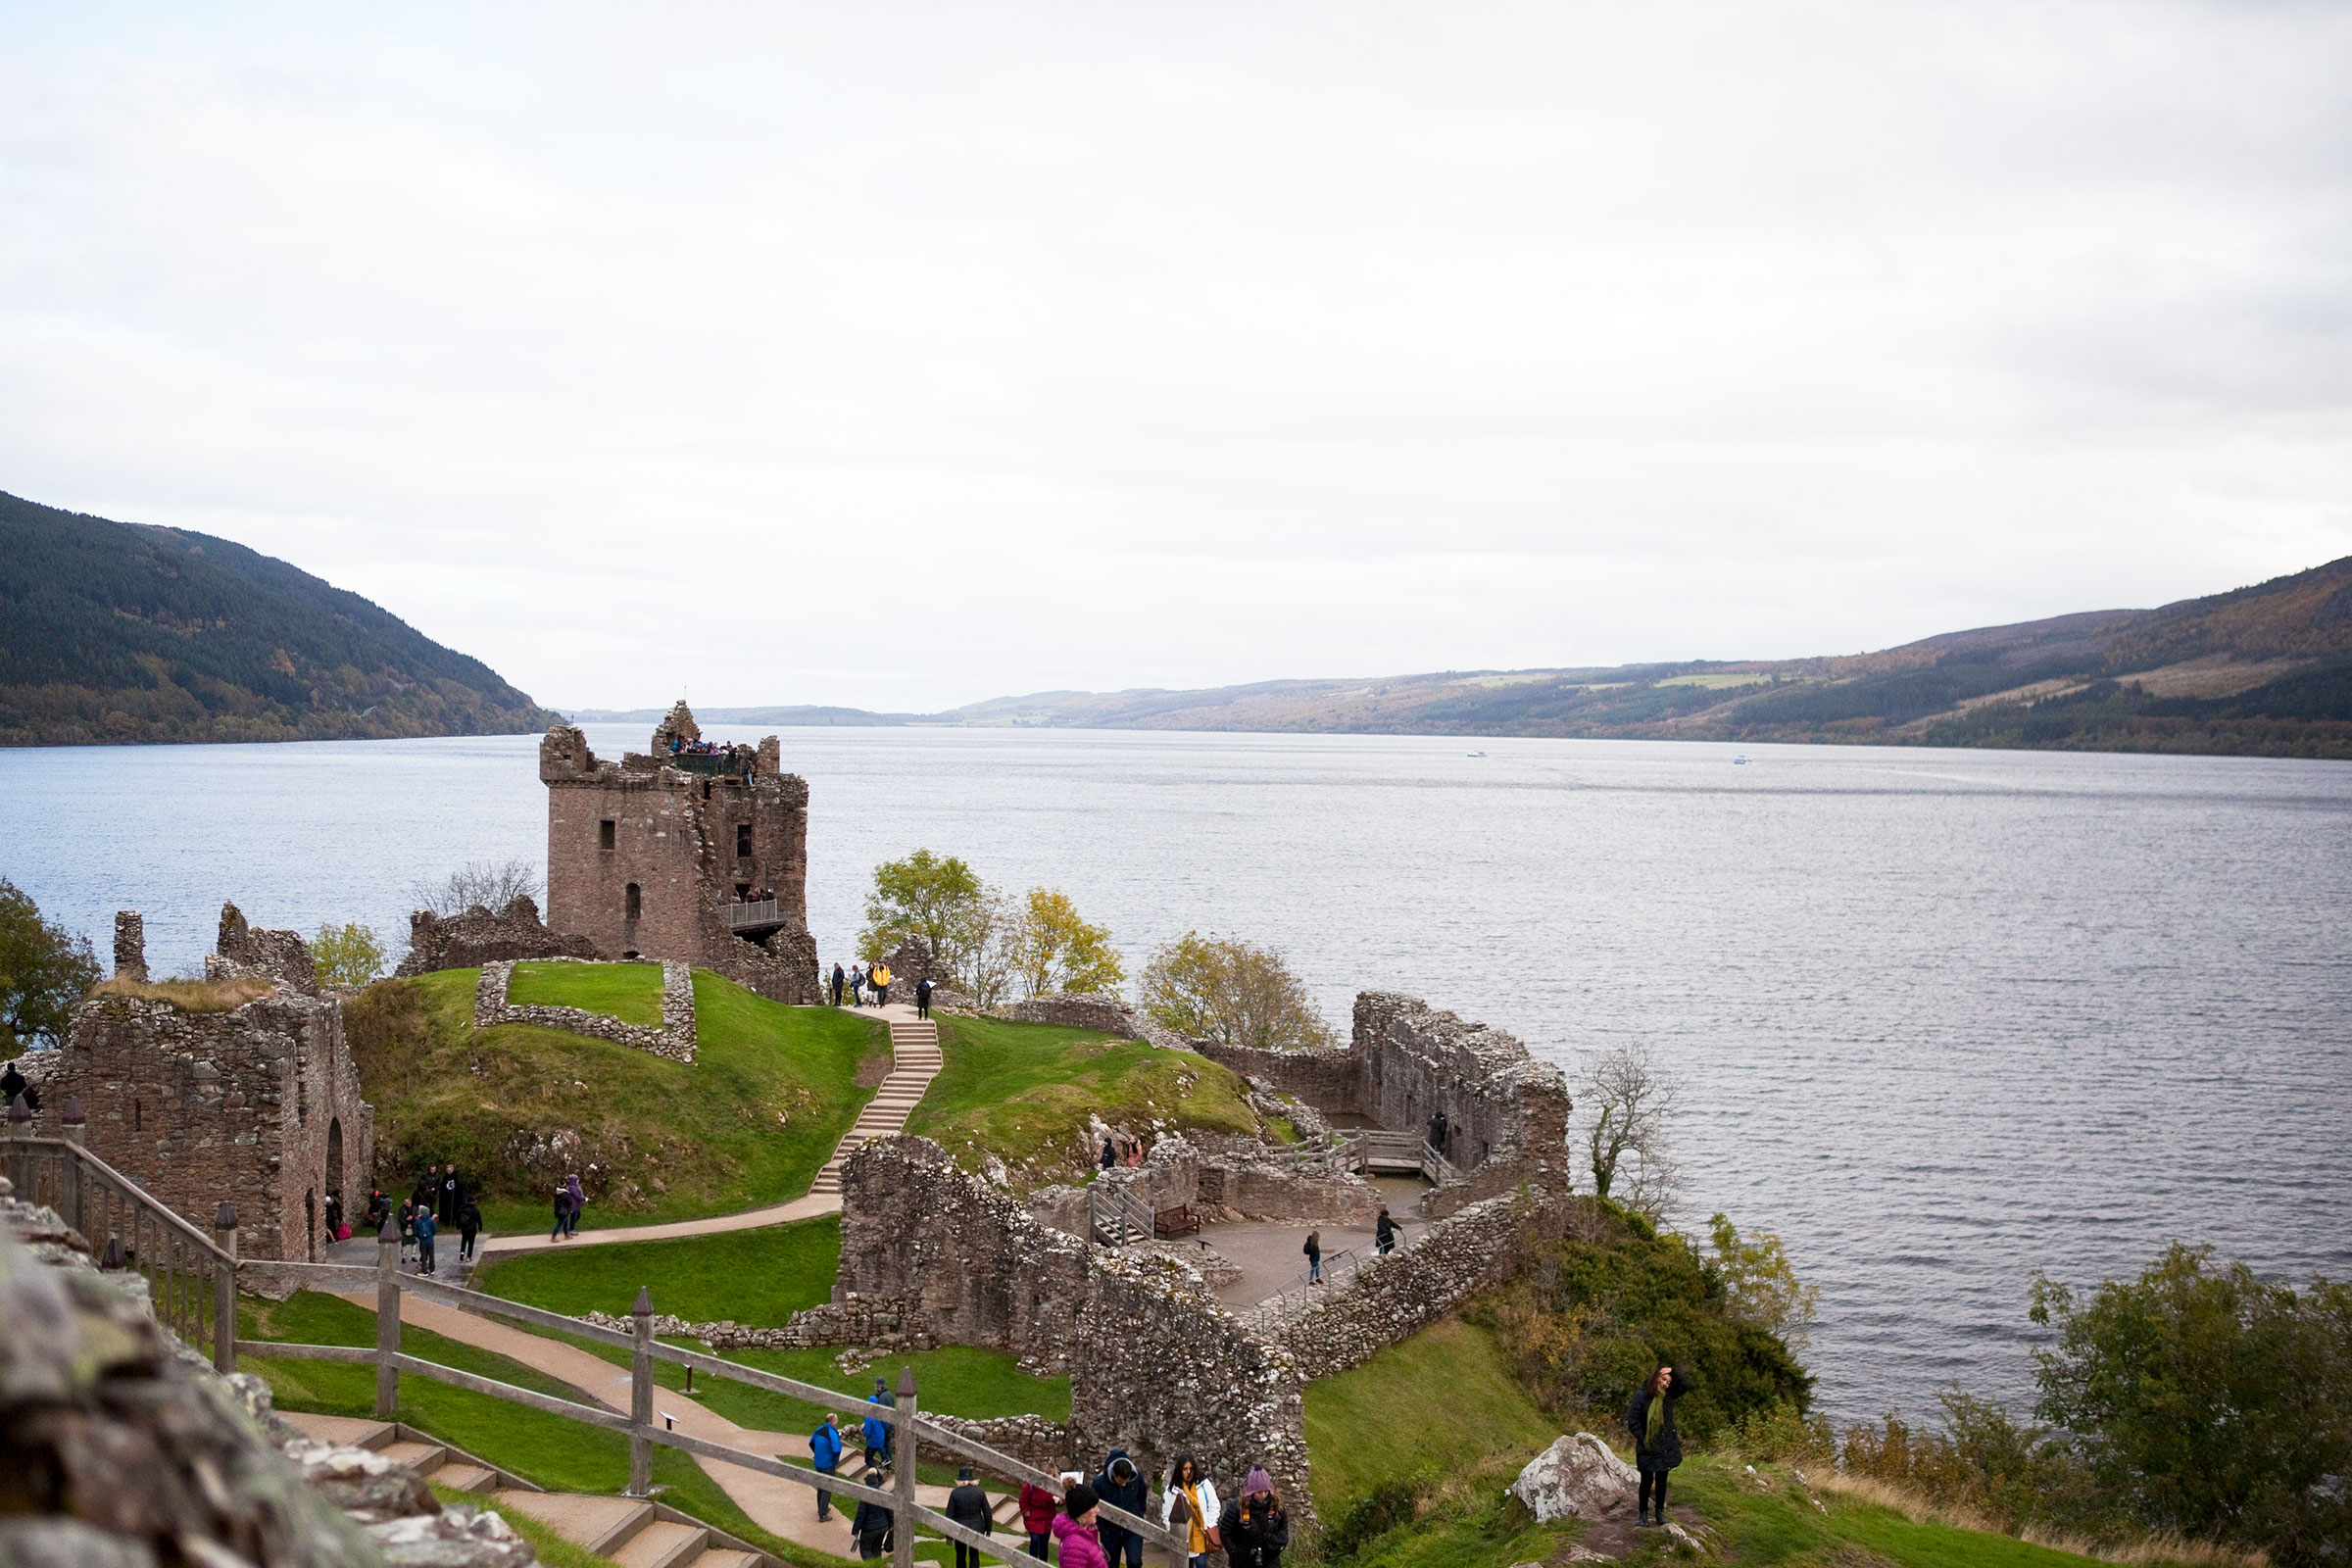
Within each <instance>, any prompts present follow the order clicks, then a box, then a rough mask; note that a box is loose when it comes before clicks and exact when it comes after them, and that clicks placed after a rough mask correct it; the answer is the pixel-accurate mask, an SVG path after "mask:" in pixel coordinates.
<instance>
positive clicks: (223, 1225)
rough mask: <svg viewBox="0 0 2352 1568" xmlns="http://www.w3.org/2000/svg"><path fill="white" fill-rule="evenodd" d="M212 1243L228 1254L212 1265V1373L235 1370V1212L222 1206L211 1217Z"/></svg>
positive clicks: (223, 1204) (226, 1205)
mask: <svg viewBox="0 0 2352 1568" xmlns="http://www.w3.org/2000/svg"><path fill="white" fill-rule="evenodd" d="M213 1240H214V1241H216V1242H218V1243H220V1245H221V1250H222V1251H223V1252H226V1253H227V1254H228V1261H227V1262H225V1263H220V1262H216V1263H214V1264H213V1370H214V1371H216V1372H219V1373H222V1374H223V1375H225V1374H227V1373H230V1372H234V1371H235V1370H236V1369H237V1211H236V1210H235V1209H233V1208H231V1207H229V1206H228V1204H226V1203H222V1204H221V1211H220V1212H219V1213H217V1214H215V1215H214V1216H213Z"/></svg>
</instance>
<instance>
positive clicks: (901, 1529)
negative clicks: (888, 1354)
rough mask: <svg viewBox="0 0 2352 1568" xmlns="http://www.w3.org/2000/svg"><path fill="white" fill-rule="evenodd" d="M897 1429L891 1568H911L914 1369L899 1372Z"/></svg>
mask: <svg viewBox="0 0 2352 1568" xmlns="http://www.w3.org/2000/svg"><path fill="white" fill-rule="evenodd" d="M898 1406H899V1423H898V1425H899V1429H898V1431H897V1432H896V1433H894V1434H892V1436H893V1437H894V1438H895V1439H896V1440H897V1441H896V1442H895V1443H894V1445H893V1446H892V1460H893V1463H894V1464H895V1465H896V1467H897V1469H896V1472H895V1474H894V1475H893V1477H892V1480H893V1482H894V1483H895V1485H896V1487H897V1490H898V1494H899V1505H898V1507H897V1508H896V1509H895V1510H893V1512H894V1517H893V1518H892V1520H891V1522H890V1541H891V1552H890V1562H891V1568H914V1465H915V1454H914V1368H913V1367H912V1366H903V1367H901V1368H900V1369H899V1397H898Z"/></svg>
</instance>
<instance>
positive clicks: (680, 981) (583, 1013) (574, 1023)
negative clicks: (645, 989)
mask: <svg viewBox="0 0 2352 1568" xmlns="http://www.w3.org/2000/svg"><path fill="white" fill-rule="evenodd" d="M573 961H578V960H573ZM514 980H515V965H514V964H513V963H511V962H508V963H485V964H483V965H482V977H481V979H479V980H478V981H476V982H474V988H473V1026H474V1027H475V1028H476V1029H489V1028H493V1027H495V1026H497V1025H499V1024H502V1023H528V1024H537V1025H538V1026H539V1027H540V1028H542V1029H562V1030H565V1031H567V1032H568V1033H571V1034H575V1035H586V1036H588V1037H589V1038H591V1039H594V1040H610V1041H612V1042H613V1044H614V1045H616V1046H633V1047H635V1048H636V1049H637V1050H639V1051H644V1052H650V1053H652V1054H654V1055H657V1056H662V1057H665V1058H667V1059H668V1060H670V1061H682V1062H686V1063H688V1064H690V1065H691V1064H692V1063H693V1061H694V971H693V970H692V969H691V968H689V967H688V966H687V965H685V964H683V963H678V962H675V961H667V962H664V963H663V964H662V1027H661V1028H659V1029H650V1028H648V1027H646V1026H645V1025H644V1024H636V1023H624V1022H622V1021H621V1020H620V1019H618V1018H615V1017H613V1016H612V1015H611V1014H609V1013H602V1012H590V1011H588V1010H587V1009H586V1008H585V1007H562V1006H555V1005H549V1004H546V1003H523V1004H521V1005H516V1004H515V1003H511V1002H509V1001H508V1000H507V990H508V988H509V987H510V986H511V985H513V984H514Z"/></svg>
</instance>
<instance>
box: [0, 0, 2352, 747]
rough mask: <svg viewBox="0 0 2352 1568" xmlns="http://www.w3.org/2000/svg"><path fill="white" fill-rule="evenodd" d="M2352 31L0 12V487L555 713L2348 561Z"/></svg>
mask: <svg viewBox="0 0 2352 1568" xmlns="http://www.w3.org/2000/svg"><path fill="white" fill-rule="evenodd" d="M2347 83H2352V6H2347V5H2342V4H2330V5H2295V4H2260V3H2252V0H2229V3H2225V4H2214V5H2165V4H2155V3H2134V4H2128V5H2114V6H2104V5H2073V6H2069V5H2064V4H2052V3H2049V0H2035V3H2032V4H2026V5H2019V6H2014V7H2004V6H2001V5H1997V4H1976V3H1972V4H1967V5H1954V6H1950V7H1932V6H1929V7H1922V6H1904V5H1894V4H1887V3H1884V0H1865V3H1860V4H1853V5H1778V6H1774V5H1764V6H1758V5H1753V4H1735V5H1723V6H1684V5H1642V6H1634V7H1626V6H1601V5H1590V6H1576V5H1566V4H1558V3H1550V4H1540V5H1529V6H1524V7H1519V6H1504V5H1478V4H1465V3H1461V0H1445V3H1436V4H1428V5H1417V6H1416V5H1383V4H1372V3H1364V0H1348V3H1346V4H1332V5H1328V6H1309V5H1281V4H1268V3H1264V0H1250V3H1247V4H1214V3H1206V4H1204V3H1197V0H1192V3H1184V4H1173V3H1171V4H1164V5H1139V4H1117V3H1103V0H1093V3H1088V4H1083V5H1080V4H1072V5H1068V6H1037V7H1030V6H1016V5H992V4H975V3H957V4H952V5H941V6H937V7H922V6H911V5H890V4H877V3H873V0H858V3H855V4H844V5H839V6H826V7H807V6H784V5H774V4H760V5H743V6H716V5H683V4H663V5H660V6H654V5H646V6H642V7H638V8H620V9H615V8H604V7H597V6H592V5H583V4H576V3H566V4H564V5H560V6H558V5H548V6H527V5H510V6H499V7H483V6H471V5H468V6H463V7H460V6H432V5H401V6H398V7H368V8H360V7H320V6H316V5H303V6H285V7H272V6H268V5H249V6H239V7H236V8H233V11H232V10H231V9H230V8H191V7H184V6H164V7H155V8H152V9H142V8H139V7H135V6H36V5H29V4H26V5H11V6H7V7H5V8H4V9H0V489H5V490H8V491H12V492H15V493H17V494H20V495H24V496H27V497H29V498H31V499H34V500H38V501H42V502H46V503H49V504H51V505H56V506H63V507H70V508H73V509H76V510H80V511H85V512H94V513H97V514H100V515H106V516H112V517H118V518H122V519H125V520H130V521H141V522H167V523H172V524H176V525H178V526H182V527H188V528H196V529H202V530H205V531H209V532H214V533H220V534H224V535H226V536H228V537H230V538H233V539H237V540H240V541H242V542H244V543H246V544H250V545H252V546H254V547H255V548H257V549H260V550H263V551H266V552H268V553H270V554H272V555H277V556H282V557H284V558H286V559H287V560H290V561H292V562H294V563H296V564H299V565H302V566H304V567H305V568H307V569H309V570H311V571H314V572H317V573H319V574H320V575H321V576H324V577H326V578H328V579H329V580H331V581H333V582H335V583H337V584H339V585H342V586H344V587H348V588H352V589H355V590H357V591H358V592H360V593H363V594H366V595H368V597H369V598H372V599H374V600H376V601H378V602H379V603H381V604H383V605H384V606H385V607H386V608H388V609H390V610H392V611H393V612H395V613H398V614H400V615H402V616H404V617H406V618H407V619H409V620H410V621H412V622H413V623H415V624H416V625H417V626H418V627H419V628H421V629H422V630H424V631H425V632H427V633H428V634H430V635H432V636H434V637H436V638H439V639H441V640H442V641H445V642H448V643H450V644H452V645H454V646H456V647H459V648H462V649H464V650H466V651H467V652H469V653H473V654H476V655H479V656H480V657H482V658H483V659H486V660H488V661H489V662H491V663H492V664H494V665H495V666H496V667H497V668H498V669H499V670H500V671H501V672H502V673H503V674H505V675H506V676H507V677H508V678H510V679H512V680H514V681H515V683H516V684H518V685H520V686H522V687H523V688H524V689H525V690H527V691H529V692H531V693H532V694H533V695H534V696H536V697H538V698H540V699H541V700H542V701H544V702H548V703H551V704H555V705H558V706H564V705H598V706H604V705H612V706H625V705H651V704H655V703H660V702H664V701H666V700H668V699H669V698H670V697H672V696H674V695H675V694H676V693H677V692H678V691H679V690H681V689H688V690H690V691H691V693H692V695H693V697H694V699H695V700H696V701H697V702H698V703H706V704H721V703H730V704H731V703H768V702H779V703H782V702H830V703H850V704H858V705H863V706H870V707H880V708H892V709H927V708H932V707H938V706H944V705H948V704H952V703H957V702H963V701H968V700H972V699H976V698H981V697H986V696H992V695H998V694H1003V693H1011V692H1025V691H1031V690H1038V689H1043V688H1060V687H1084V688H1097V689H1101V688H1111V687H1126V686H1138V685H1163V686H1178V685H1197V684H1209V683H1215V682H1223V681H1234V680H1251V679H1263V678H1269V677H1276V676H1287V675H1322V674H1366V673H1397V672H1406V671H1414V670H1423V669H1442V668H1472V667H1487V666H1500V667H1523V666H1534V665H1546V664H1564V663H1580V662H1618V661H1623V660H1640V659H1656V658H1693V657H1707V658H1736V657H1783V656H1791V655H1800V654H1809V653H1823V652H1841V651H1852V650H1858V649H1862V648H1867V647H1880V646H1886V645H1888V644H1892V643H1897V642H1902V641H1907V640H1909V639H1911V638H1914V637H1918V636H1924V635H1928V634H1931V633H1935V632H1938V631H1945V630H1951V629H1955V628H1958V627H1962V626H1969V625H1981V624H1986V623H1991V622H1998V621H2005V620H2018V619H2025V618H2029V617H2032V616H2035V615H2042V614H2050V613H2061V612H2065V611H2072V610H2082V609H2092V608H2104V607H2109V606H2116V605H2144V604H2156V603H2161V602H2164V601H2166V600H2169V599H2176V598H2181V597H2186V596H2189V595H2193V594H2200V593H2207V592H2212V591H2216V590H2220V589H2224V588H2229V587H2233V586H2237V585H2240V584H2243V583H2246V582H2251V581H2255V580H2259V579H2261V578H2263V577H2266V576H2272V575H2276V574H2278V573H2280V572H2285V571H2293V570H2299V569H2301V568H2303V567H2306V566H2310V565H2314V564H2318V563H2320V562H2322V561H2326V560H2328V559H2331V558H2333V557H2336V556H2341V555H2345V554H2347V553H2352V91H2347V86H2346V84H2347Z"/></svg>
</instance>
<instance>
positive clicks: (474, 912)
mask: <svg viewBox="0 0 2352 1568" xmlns="http://www.w3.org/2000/svg"><path fill="white" fill-rule="evenodd" d="M599 956H601V955H599V954H598V952H597V951H596V944H595V943H593V942H591V941H589V940H588V939H587V938H586V937H580V936H571V935H569V934H567V933H564V932H562V931H553V930H550V929H549V928H548V927H547V925H546V924H545V923H544V922H542V921H541V920H540V918H539V906H538V905H537V904H535V903H533V902H532V901H531V898H530V896H529V895H528V894H524V893H518V894H516V895H515V897H514V898H513V899H512V900H510V901H509V902H508V904H507V906H506V907H505V908H503V909H497V910H492V909H488V908H485V907H482V906H481V905H478V904H477V905H475V906H474V907H472V908H470V909H467V910H466V912H465V913H463V914H453V915H449V916H446V917H444V916H442V915H438V914H435V913H434V912H433V911H432V910H430V909H418V910H417V912H416V913H414V914H412V915H410V916H409V952H408V956H406V957H404V958H402V959H401V960H400V967H399V968H397V969H395V970H393V971H392V972H393V973H394V974H398V975H420V974H431V973H433V972H434V971H436V970H440V969H473V968H478V967H480V966H481V965H483V964H487V963H501V962H508V963H511V962H514V961H515V960H516V959H519V958H594V957H599Z"/></svg>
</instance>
